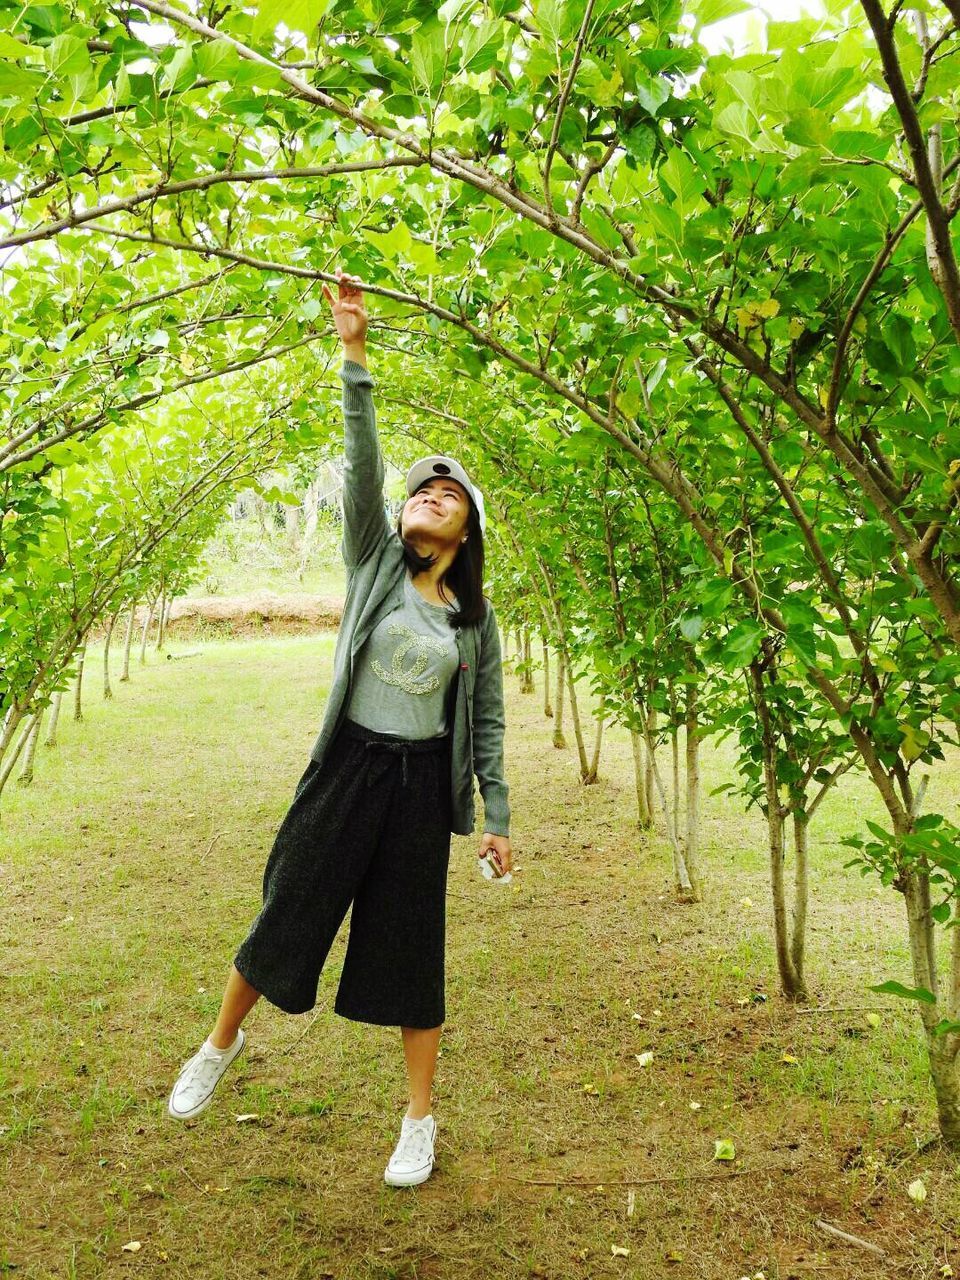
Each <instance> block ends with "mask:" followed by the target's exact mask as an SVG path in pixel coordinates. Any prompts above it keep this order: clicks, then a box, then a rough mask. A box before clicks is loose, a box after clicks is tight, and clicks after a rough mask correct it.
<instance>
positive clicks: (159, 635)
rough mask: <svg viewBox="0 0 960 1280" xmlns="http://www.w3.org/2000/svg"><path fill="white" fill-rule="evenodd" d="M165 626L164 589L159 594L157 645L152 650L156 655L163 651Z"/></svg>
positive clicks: (165, 602) (165, 603) (165, 591)
mask: <svg viewBox="0 0 960 1280" xmlns="http://www.w3.org/2000/svg"><path fill="white" fill-rule="evenodd" d="M166 624H167V589H166V587H164V588H163V590H162V591H161V592H160V613H159V614H158V616H157V643H156V644H155V645H154V648H155V650H156V652H157V653H160V652H161V651H162V649H163V640H164V631H165V629H166Z"/></svg>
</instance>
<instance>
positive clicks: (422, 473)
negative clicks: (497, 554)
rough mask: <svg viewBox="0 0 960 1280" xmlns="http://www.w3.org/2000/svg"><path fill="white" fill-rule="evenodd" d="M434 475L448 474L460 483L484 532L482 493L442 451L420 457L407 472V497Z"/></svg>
mask: <svg viewBox="0 0 960 1280" xmlns="http://www.w3.org/2000/svg"><path fill="white" fill-rule="evenodd" d="M434 476H449V477H450V479H451V480H456V481H457V482H458V483H459V484H462V485H463V487H464V488H465V489H466V491H467V493H468V494H469V495H470V497H471V498H472V499H473V505H474V506H475V507H476V508H477V514H478V515H479V517H480V532H481V533H486V530H487V515H486V512H485V511H484V509H483V494H482V493H481V492H480V490H479V489H478V488H477V486H476V485H475V484H474V483H473V481H472V480H471V479H470V477H469V476H468V475H467V473H466V471H464V469H463V467H461V465H460V463H459V462H457V460H456V458H448V457H446V456H445V455H444V454H442V453H434V454H431V455H430V457H429V458H421V459H420V460H419V462H415V463H414V464H413V466H412V467H411V468H410V470H409V471H408V472H407V497H408V498H409V497H411V496H412V495H413V494H414V493H416V491H417V490H418V489H419V488H420V486H421V485H422V484H423V482H424V480H432V479H433V477H434Z"/></svg>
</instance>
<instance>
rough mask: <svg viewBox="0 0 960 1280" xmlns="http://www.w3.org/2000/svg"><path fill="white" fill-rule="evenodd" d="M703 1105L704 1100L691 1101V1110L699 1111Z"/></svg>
mask: <svg viewBox="0 0 960 1280" xmlns="http://www.w3.org/2000/svg"><path fill="white" fill-rule="evenodd" d="M702 1106H703V1103H702V1102H691V1103H690V1110H691V1111H699V1110H700V1108H701V1107H702Z"/></svg>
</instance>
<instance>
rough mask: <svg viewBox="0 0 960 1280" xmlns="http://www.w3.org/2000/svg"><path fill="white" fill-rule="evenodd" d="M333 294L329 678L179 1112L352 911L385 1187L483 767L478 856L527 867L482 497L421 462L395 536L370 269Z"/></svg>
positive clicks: (191, 1112)
mask: <svg viewBox="0 0 960 1280" xmlns="http://www.w3.org/2000/svg"><path fill="white" fill-rule="evenodd" d="M337 283H338V287H339V297H338V298H337V299H334V297H333V294H332V293H331V291H330V289H329V288H328V287H327V285H326V284H324V286H323V289H324V294H325V296H326V298H327V300H328V301H329V303H330V306H331V309H332V313H333V318H334V322H335V324H336V327H337V331H338V333H339V335H340V338H341V341H342V343H343V349H344V362H343V365H342V367H341V371H340V376H341V380H342V382H343V401H342V404H343V416H344V449H345V461H344V489H343V517H344V520H343V538H342V544H341V550H342V553H343V557H344V561H345V564H346V568H347V593H346V599H345V602H344V611H343V619H342V622H341V625H340V630H339V634H338V636H337V646H336V651H335V654H334V672H333V681H332V684H331V688H330V695H329V697H328V699H327V704H326V709H325V712H324V719H323V725H322V727H321V730H320V733H319V736H318V737H317V740H316V742H315V743H314V745H313V748H312V749H311V752H310V761H309V763H308V765H307V768H306V771H305V773H304V774H303V776H302V777H301V779H300V781H299V783H298V784H297V788H296V792H295V794H294V799H293V802H292V804H291V806H290V809H289V810H288V812H287V814H286V817H285V818H284V820H283V822H282V824H281V826H280V829H279V830H278V832H277V835H276V838H275V840H274V844H273V848H272V850H271V853H270V857H269V858H268V860H267V864H266V867H265V869H264V874H263V906H262V908H261V910H260V912H259V914H258V915H257V917H256V919H255V920H254V921H253V924H252V925H251V926H250V930H249V933H248V934H247V937H246V938H245V939H244V941H243V942H242V943H241V945H240V948H239V950H238V951H237V954H236V956H235V958H234V963H233V966H232V968H231V971H230V975H229V977H228V979H227V984H226V989H225V991H224V995H223V1002H222V1004H221V1008H220V1013H219V1016H218V1018H217V1021H216V1023H215V1025H214V1027H213V1030H212V1031H211V1032H210V1035H209V1036H208V1037H207V1039H206V1040H205V1041H204V1043H203V1045H201V1047H200V1049H199V1051H198V1052H197V1053H196V1054H195V1055H194V1056H193V1057H192V1058H190V1059H189V1060H188V1061H187V1062H186V1063H184V1065H183V1067H182V1069H181V1072H180V1075H179V1076H178V1078H177V1081H176V1084H175V1085H174V1087H173V1090H172V1092H171V1094H170V1098H169V1102H168V1111H169V1113H170V1115H172V1116H175V1117H176V1118H178V1119H188V1118H190V1117H192V1116H196V1115H199V1114H200V1112H201V1111H203V1110H205V1109H206V1107H208V1106H209V1104H210V1102H211V1099H212V1097H213V1092H214V1089H215V1088H216V1086H217V1083H218V1082H219V1080H220V1079H221V1077H222V1076H223V1073H224V1072H225V1071H226V1069H227V1067H228V1066H229V1065H230V1063H231V1062H233V1061H234V1059H235V1058H236V1057H237V1055H238V1054H239V1053H240V1051H241V1050H242V1048H243V1046H244V1043H245V1033H244V1032H243V1031H242V1030H241V1027H240V1024H241V1022H242V1021H243V1019H244V1018H245V1017H246V1015H247V1014H248V1013H249V1011H250V1010H251V1009H252V1008H253V1006H254V1004H255V1003H256V1001H257V1000H258V999H259V997H260V996H261V995H263V996H265V997H266V998H267V1000H269V1001H270V1002H271V1003H272V1004H274V1005H276V1006H277V1007H278V1008H280V1009H283V1010H284V1011H286V1012H288V1013H303V1012H305V1011H306V1010H308V1009H312V1008H313V1007H314V1005H315V1004H316V998H317V984H318V981H319V975H320V971H321V969H322V967H323V964H324V961H325V960H326V957H327V954H328V952H329V950H330V946H331V944H332V942H333V940H334V938H335V936H336V934H337V932H338V930H339V927H340V925H341V923H342V922H343V919H344V917H345V915H346V913H347V909H348V907H350V906H351V903H352V912H351V916H350V932H349V937H348V941H347V950H346V955H345V957H344V962H343V971H342V973H341V976H340V983H339V987H338V990H337V996H336V1000H335V1003H334V1012H336V1013H338V1014H340V1015H341V1016H342V1017H345V1018H351V1019H353V1020H355V1021H359V1022H370V1023H377V1024H380V1025H386V1026H399V1027H400V1029H401V1033H402V1040H403V1050H404V1056H405V1061H406V1069H407V1077H408V1082H409V1090H410V1101H409V1105H408V1107H407V1111H406V1114H405V1115H404V1116H403V1118H402V1121H401V1127H400V1138H399V1140H398V1142H397V1145H396V1148H395V1150H394V1152H393V1155H392V1156H391V1157H390V1160H389V1163H388V1164H387V1167H386V1169H385V1171H384V1178H385V1180H386V1181H387V1182H388V1183H390V1184H392V1185H394V1186H404V1185H410V1184H412V1183H418V1182H423V1181H424V1179H425V1178H428V1177H429V1176H430V1173H431V1172H432V1169H433V1159H434V1139H435V1136H436V1122H435V1121H434V1118H433V1116H432V1114H431V1110H430V1106H431V1088H432V1084H433V1077H434V1071H435V1068H436V1061H437V1049H438V1047H439V1043H440V1032H441V1029H442V1024H443V1021H444V1017H445V1008H444V944H445V927H446V917H445V905H446V880H447V869H448V864H449V857H450V834H451V832H452V831H453V832H457V833H459V834H463V835H469V834H471V833H472V832H473V830H474V826H475V811H474V775H475V776H476V779H477V782H478V783H479V788H480V792H481V795H482V797H483V804H484V833H483V838H482V840H481V842H480V850H479V856H480V857H484V856H486V855H487V853H488V851H489V852H491V854H492V856H493V859H494V860H495V862H496V864H497V870H498V872H499V874H501V875H505V874H506V873H507V872H508V871H510V870H511V866H512V853H511V848H510V839H509V824H510V809H509V803H508V787H507V784H506V782H505V781H504V778H503V732H504V714H503V682H502V670H501V663H500V635H499V631H498V628H497V622H496V617H495V615H494V611H493V608H492V606H491V604H490V602H489V601H488V600H487V599H486V597H485V596H484V595H483V567H484V553H483V531H484V527H485V524H486V517H485V514H484V509H483V495H482V494H481V492H480V490H479V489H477V488H476V486H475V485H474V484H473V483H472V481H471V480H470V478H469V476H468V475H467V473H466V471H465V470H464V468H463V467H462V466H461V465H460V463H459V462H457V461H456V459H454V458H450V457H447V456H445V455H440V454H435V455H431V456H430V457H426V458H421V459H420V460H419V461H417V462H415V463H414V464H413V466H412V467H411V468H410V470H409V472H408V473H407V483H406V488H407V494H408V498H407V501H406V502H405V504H404V506H403V509H402V511H401V512H400V515H399V517H398V519H397V523H396V527H395V528H391V527H390V524H389V522H388V518H387V515H386V512H385V510H384V501H383V482H384V468H383V461H382V458H381V454H380V445H379V440H378V437H377V429H376V415H375V412H374V407H373V397H372V388H373V386H374V381H373V378H372V376H371V375H370V373H369V371H368V369H367V359H366V331H367V315H366V311H365V309H364V306H363V295H362V291H361V289H360V287H359V285H358V284H357V283H356V279H355V277H352V276H348V275H345V274H343V273H342V272H339V271H338V272H337Z"/></svg>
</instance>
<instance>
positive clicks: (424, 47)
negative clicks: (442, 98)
mask: <svg viewBox="0 0 960 1280" xmlns="http://www.w3.org/2000/svg"><path fill="white" fill-rule="evenodd" d="M445 61H446V46H445V45H444V40H443V30H442V28H440V27H434V28H433V29H432V30H428V31H425V32H424V31H415V32H414V33H413V40H412V41H411V44H410V65H411V66H412V67H413V71H414V75H415V76H416V77H417V80H418V81H419V83H420V84H421V85H422V86H423V87H424V88H425V89H426V90H427V92H428V93H429V92H432V91H433V90H434V89H436V88H438V87H439V85H440V82H441V80H442V79H443V71H444V64H445Z"/></svg>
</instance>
